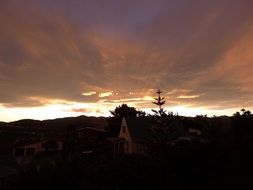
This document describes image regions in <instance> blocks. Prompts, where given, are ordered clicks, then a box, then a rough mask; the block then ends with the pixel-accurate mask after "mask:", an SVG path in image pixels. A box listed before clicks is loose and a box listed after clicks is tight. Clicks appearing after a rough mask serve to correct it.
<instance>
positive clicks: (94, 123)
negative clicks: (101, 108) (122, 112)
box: [9, 115, 107, 129]
mask: <svg viewBox="0 0 253 190" xmlns="http://www.w3.org/2000/svg"><path fill="white" fill-rule="evenodd" d="M9 124H10V125H14V126H20V127H39V128H41V127H43V128H48V129H66V127H69V126H74V127H77V128H82V127H95V128H98V129H104V128H105V127H106V126H107V117H88V116H84V115H82V116H78V117H66V118H57V119H49V120H42V121H41V120H33V119H22V120H18V121H13V122H9Z"/></svg>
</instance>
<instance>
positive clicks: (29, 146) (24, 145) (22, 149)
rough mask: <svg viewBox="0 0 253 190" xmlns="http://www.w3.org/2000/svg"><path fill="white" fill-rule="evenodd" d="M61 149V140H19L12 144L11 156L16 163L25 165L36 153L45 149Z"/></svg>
mask: <svg viewBox="0 0 253 190" xmlns="http://www.w3.org/2000/svg"><path fill="white" fill-rule="evenodd" d="M62 149H63V141H62V140H48V139H44V140H36V139H35V140H29V139H28V140H19V141H16V142H15V144H14V147H13V156H14V157H15V158H16V160H17V162H18V164H21V165H25V164H29V163H31V161H32V160H33V159H34V157H35V156H36V155H37V154H40V153H43V152H46V151H60V150H62Z"/></svg>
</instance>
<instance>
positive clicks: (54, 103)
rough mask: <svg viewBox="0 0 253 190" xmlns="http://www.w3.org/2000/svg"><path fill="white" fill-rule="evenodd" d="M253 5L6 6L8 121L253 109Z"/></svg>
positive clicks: (194, 0) (125, 1) (29, 2)
mask: <svg viewBox="0 0 253 190" xmlns="http://www.w3.org/2000/svg"><path fill="white" fill-rule="evenodd" d="M252 84H253V1H251V0H212V1H210V0H191V1H189V0H106V1H104V0H1V1H0V120H2V121H10V120H16V119H21V118H34V119H45V118H56V117H66V116H77V115H81V114H85V115H96V116H98V115H106V116H108V115H109V110H110V109H111V110H112V109H113V108H115V106H117V105H120V104H122V103H127V104H128V105H131V106H135V107H136V108H138V109H142V110H146V111H149V110H150V109H151V108H153V107H154V106H153V105H152V98H153V97H155V96H156V94H155V91H156V89H162V91H163V96H165V98H166V100H167V101H166V106H165V107H166V108H167V110H169V111H174V112H178V113H179V114H180V115H196V114H209V115H214V114H215V115H224V114H227V115H231V114H232V113H234V112H235V111H237V110H239V109H241V108H246V109H252V108H253V85H252Z"/></svg>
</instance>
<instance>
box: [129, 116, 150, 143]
mask: <svg viewBox="0 0 253 190" xmlns="http://www.w3.org/2000/svg"><path fill="white" fill-rule="evenodd" d="M125 119H126V122H127V127H128V130H129V132H130V135H131V138H132V139H133V140H144V139H147V138H148V137H149V136H150V132H149V130H150V128H151V127H152V126H153V122H152V120H151V119H150V118H147V117H128V118H125Z"/></svg>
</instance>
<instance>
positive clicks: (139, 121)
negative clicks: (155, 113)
mask: <svg viewBox="0 0 253 190" xmlns="http://www.w3.org/2000/svg"><path fill="white" fill-rule="evenodd" d="M125 119H126V123H127V127H128V130H129V133H130V135H131V138H132V139H133V140H134V141H138V140H146V139H148V138H150V137H151V132H150V130H151V128H152V127H153V126H155V125H156V124H157V121H156V119H155V118H150V117H129V118H125ZM166 123H167V124H168V125H169V128H167V129H168V130H169V133H170V136H171V137H173V138H175V139H176V138H178V137H179V136H188V133H187V130H186V129H185V128H184V127H183V124H182V122H181V121H180V120H178V119H173V120H169V119H168V121H166Z"/></svg>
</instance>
